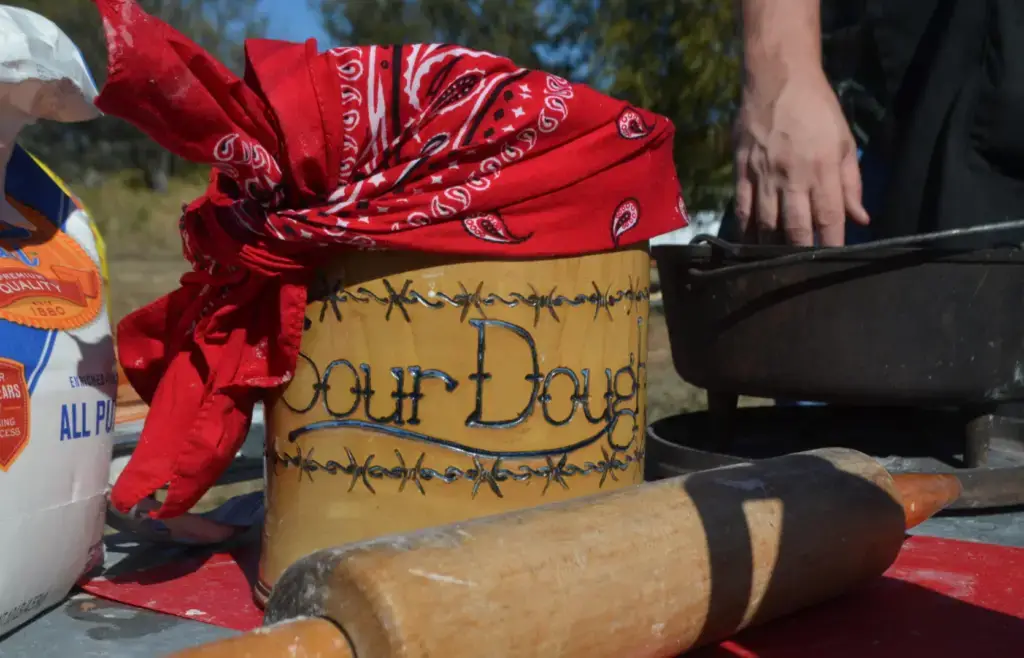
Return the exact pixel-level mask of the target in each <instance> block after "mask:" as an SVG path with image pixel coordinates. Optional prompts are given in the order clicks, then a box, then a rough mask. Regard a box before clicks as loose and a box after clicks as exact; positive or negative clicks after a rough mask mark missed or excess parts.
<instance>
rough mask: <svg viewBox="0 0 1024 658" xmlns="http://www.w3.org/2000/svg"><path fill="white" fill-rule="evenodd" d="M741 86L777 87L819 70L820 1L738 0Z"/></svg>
mask: <svg viewBox="0 0 1024 658" xmlns="http://www.w3.org/2000/svg"><path fill="white" fill-rule="evenodd" d="M737 4H738V5H739V6H738V9H739V11H738V12H737V13H738V16H739V19H740V24H741V28H742V34H743V77H744V86H745V87H747V88H750V87H768V88H777V87H779V86H781V85H782V84H784V83H785V81H786V80H787V79H788V78H790V77H792V76H794V75H803V74H806V73H809V72H818V73H820V72H821V0H737Z"/></svg>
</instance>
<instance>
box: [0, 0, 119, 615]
mask: <svg viewBox="0 0 1024 658" xmlns="http://www.w3.org/2000/svg"><path fill="white" fill-rule="evenodd" d="M0 37H2V38H0V61H2V63H3V65H2V66H0V165H3V168H2V169H0V173H2V175H3V176H4V182H5V187H6V195H5V196H4V198H2V199H0V635H2V634H4V633H6V632H7V631H9V630H11V629H13V628H15V627H16V626H19V625H21V624H23V623H24V622H26V621H28V620H29V619H31V618H32V617H33V616H35V615H37V614H38V613H40V612H42V611H43V610H45V609H46V608H47V607H48V606H50V605H52V604H54V603H56V602H58V601H59V600H60V599H62V598H63V597H64V596H65V595H66V594H67V593H68V592H69V590H70V589H71V588H72V586H73V585H74V583H75V581H76V580H77V579H78V578H79V577H80V576H81V575H82V573H83V572H84V571H85V570H86V569H87V567H88V566H90V564H91V563H92V562H93V561H95V560H96V559H97V558H98V557H100V556H102V542H101V540H102V536H103V527H104V510H105V499H106V489H107V479H108V477H107V476H108V471H109V468H110V452H111V435H112V432H113V429H114V400H115V398H116V391H117V376H116V370H115V362H114V346H113V340H112V338H111V332H110V323H109V320H108V316H107V312H106V288H105V285H104V280H103V279H104V277H103V274H102V272H103V266H102V259H101V253H100V245H101V243H99V241H98V237H97V235H96V234H95V231H94V227H93V226H92V223H91V221H90V219H89V217H88V216H87V215H86V213H85V212H84V211H83V209H82V208H81V207H80V205H79V204H78V202H77V201H76V199H75V198H74V197H73V196H72V195H71V194H70V192H69V191H68V190H67V188H66V187H65V186H64V185H63V183H61V181H60V180H59V179H57V177H56V176H54V175H53V174H52V173H51V172H50V171H49V170H48V169H47V168H46V167H45V166H44V165H43V164H42V163H40V162H39V161H37V160H36V159H35V158H34V157H33V156H32V155H30V154H29V153H27V152H26V151H25V150H23V149H21V148H20V147H17V146H15V144H14V142H15V139H16V137H17V134H18V132H19V131H20V130H21V129H22V128H23V127H24V126H25V125H27V124H29V123H31V122H33V121H35V120H55V121H83V120H87V119H90V118H94V117H96V116H98V112H97V111H96V109H95V107H94V106H93V104H92V101H93V99H94V98H95V96H96V87H95V84H94V83H93V81H92V79H91V77H90V75H89V72H88V69H87V68H86V65H85V62H84V61H83V59H82V57H81V54H80V53H79V52H78V49H77V48H76V47H75V46H74V44H73V43H72V42H71V41H70V40H69V39H68V37H67V36H66V35H65V34H64V33H63V32H61V31H60V30H59V29H58V28H57V27H56V26H55V25H54V24H53V23H52V22H50V21H49V20H47V19H45V18H43V17H41V16H38V15H37V14H34V13H32V12H29V11H25V10H23V9H17V8H13V7H6V6H2V5H0Z"/></svg>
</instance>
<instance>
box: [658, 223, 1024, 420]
mask: <svg viewBox="0 0 1024 658" xmlns="http://www.w3.org/2000/svg"><path fill="white" fill-rule="evenodd" d="M1022 227H1024V220H1017V221H1013V222H1001V223H997V224H987V225H983V226H976V227H972V228H968V229H956V230H952V231H943V232H939V233H931V234H924V235H918V236H911V237H905V238H893V239H887V240H881V241H876V242H871V243H866V244H858V245H852V246H847V247H840V248H831V249H814V248H793V247H771V246H740V245H737V244H732V243H730V242H727V241H724V240H721V239H719V238H716V237H713V236H698V237H697V238H695V239H694V241H693V242H691V243H690V244H689V245H685V246H658V247H655V248H654V249H653V255H654V258H655V259H656V261H657V266H658V274H659V278H660V282H661V286H662V290H663V299H664V309H665V314H666V320H667V324H668V329H669V334H670V340H671V345H672V358H673V361H674V363H675V368H676V370H677V371H678V372H679V374H680V375H681V376H682V377H683V378H684V379H685V380H687V381H689V382H691V383H693V384H695V385H697V386H700V387H703V388H706V389H708V390H710V391H720V392H728V393H738V394H744V395H753V396H759V397H774V398H790V399H802V400H817V401H822V402H844V403H850V404H879V403H881V404H953V405H958V406H962V405H967V404H983V405H984V404H995V403H999V402H1007V401H1018V400H1024V252H1022V250H1021V248H1020V246H1019V245H1007V246H1005V247H994V248H987V249H980V250H979V249H957V248H954V247H950V246H943V245H948V244H949V240H950V239H954V238H957V237H960V236H966V235H970V234H978V233H994V234H997V233H998V234H1003V232H1004V231H1009V230H1013V229H1017V230H1019V229H1021V228H1022Z"/></svg>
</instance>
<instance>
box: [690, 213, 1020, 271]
mask: <svg viewBox="0 0 1024 658" xmlns="http://www.w3.org/2000/svg"><path fill="white" fill-rule="evenodd" d="M1014 229H1024V219H1014V220H1010V221H1005V222H996V223H993V224H981V225H979V226H971V227H968V228H954V229H948V230H945V231H935V232H933V233H920V234H918V235H907V236H901V237H897V238H886V239H884V240H874V241H872V242H862V243H860V244H852V245H847V246H845V247H826V248H820V247H814V248H805V249H800V250H799V251H796V252H794V253H791V254H786V255H784V256H778V257H776V258H766V259H764V260H757V261H750V262H747V263H737V264H735V265H727V266H726V267H720V268H717V269H711V270H700V269H697V268H691V269H690V276H692V277H694V278H696V279H704V280H707V279H717V278H720V277H724V276H730V275H734V274H740V273H745V272H753V271H757V270H768V269H772V268H776V267H782V266H783V265H793V264H796V263H809V262H813V261H816V260H820V259H822V258H830V257H833V256H837V255H845V254H857V253H863V252H871V251H875V250H878V249H886V248H889V247H905V246H915V245H920V244H925V243H929V242H936V241H938V240H946V239H949V238H960V237H964V236H968V235H978V234H979V233H998V232H1002V231H1012V230H1014ZM690 244H691V245H700V244H707V245H710V246H711V248H712V250H716V249H717V250H719V252H724V253H725V254H727V255H736V254H738V253H739V249H740V246H739V245H736V244H733V243H732V242H729V241H727V240H723V239H721V238H719V237H716V236H714V235H708V234H706V233H702V234H700V235H697V236H695V237H694V238H693V240H691V241H690Z"/></svg>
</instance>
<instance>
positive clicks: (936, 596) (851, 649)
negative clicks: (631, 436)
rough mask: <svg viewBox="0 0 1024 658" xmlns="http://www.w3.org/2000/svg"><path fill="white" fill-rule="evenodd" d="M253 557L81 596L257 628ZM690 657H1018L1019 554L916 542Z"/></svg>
mask: <svg viewBox="0 0 1024 658" xmlns="http://www.w3.org/2000/svg"><path fill="white" fill-rule="evenodd" d="M257 550H258V548H256V547H253V548H251V549H247V550H246V552H245V553H239V554H237V556H232V555H229V554H216V555H213V556H208V557H198V558H194V559H191V560H182V561H178V562H175V563H174V564H169V565H164V566H161V567H157V568H154V569H150V570H148V571H142V572H136V573H131V574H127V575H123V576H120V577H118V578H111V579H99V580H93V581H91V582H89V583H87V584H86V585H85V586H84V589H85V590H86V591H88V592H90V593H92V594H94V595H96V596H99V597H103V598H109V599H112V600H115V601H120V602H122V603H126V604H128V605H133V606H138V607H143V608H149V609H151V610H156V611H158V612H163V613H166V614H170V615H176V616H179V617H185V618H188V619H194V620H196V621H202V622H206V623H209V624H215V625H218V626H224V627H227V628H234V629H238V630H248V629H251V628H254V627H256V626H258V625H259V624H260V622H261V614H260V612H259V610H258V609H257V608H256V606H255V605H253V603H252V594H251V591H252V588H251V585H250V583H251V579H252V578H253V577H254V574H255V565H256V551H257ZM236 558H237V559H236ZM691 656H692V657H693V658H997V657H998V658H1014V657H1016V656H1024V550H1020V549H1013V548H1006V547H1001V546H992V545H989V544H974V543H968V542H958V541H948V540H942V539H933V538H927V537H915V538H912V539H910V540H908V541H907V543H906V545H905V546H904V549H903V552H902V553H901V554H900V557H899V559H898V560H897V561H896V564H895V565H893V567H892V568H891V569H889V571H888V572H886V574H885V577H883V578H879V579H878V580H877V581H876V582H874V583H872V584H871V585H869V586H868V587H865V588H864V589H862V590H860V591H857V592H853V593H851V594H849V595H848V596H845V597H843V598H842V599H839V600H837V601H834V602H831V603H828V604H825V605H821V606H818V607H816V608H814V609H811V610H806V611H804V612H801V613H799V614H796V615H793V616H791V617H789V618H787V619H784V620H780V621H777V622H774V623H772V624H770V625H768V626H765V627H762V628H757V629H753V630H751V631H749V632H746V633H743V634H741V635H739V636H738V637H737V638H735V639H734V640H732V641H730V642H725V643H723V644H721V645H720V646H716V647H709V648H706V649H703V650H701V651H697V652H695V653H693V654H691Z"/></svg>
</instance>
